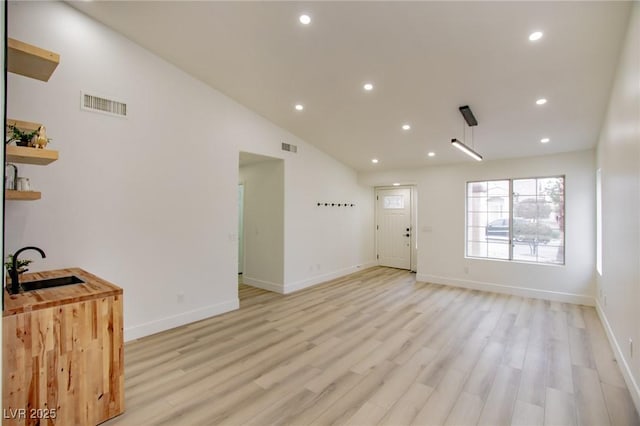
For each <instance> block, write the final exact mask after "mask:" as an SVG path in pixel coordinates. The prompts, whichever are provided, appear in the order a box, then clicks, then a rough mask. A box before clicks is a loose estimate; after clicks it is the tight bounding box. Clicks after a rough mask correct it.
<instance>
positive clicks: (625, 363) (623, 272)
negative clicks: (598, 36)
mask: <svg viewBox="0 0 640 426" xmlns="http://www.w3.org/2000/svg"><path fill="white" fill-rule="evenodd" d="M597 163H598V167H600V168H601V170H602V172H601V173H602V239H603V245H602V276H601V277H599V278H598V280H597V281H598V290H599V291H598V296H599V297H598V308H599V313H600V315H601V318H602V320H603V323H604V324H605V328H606V329H607V331H608V333H609V338H610V340H611V341H612V343H613V347H614V352H615V353H616V358H617V360H618V364H619V365H620V367H621V369H622V371H623V373H624V375H625V379H626V381H627V385H628V386H629V389H630V390H631V394H632V396H633V397H634V402H635V405H636V408H637V409H638V411H639V412H640V388H639V385H640V269H639V268H640V5H639V4H638V2H634V6H633V12H632V16H631V21H630V25H629V29H628V33H627V38H626V43H625V47H624V50H623V53H622V55H621V58H620V63H619V65H618V71H617V74H616V78H615V82H614V86H613V89H612V92H611V99H610V101H609V108H608V113H607V118H606V120H605V123H604V125H603V127H602V131H601V134H600V141H599V144H598V158H597ZM605 297H606V303H605ZM629 339H633V342H634V352H635V353H634V355H633V357H632V356H631V353H630V348H629Z"/></svg>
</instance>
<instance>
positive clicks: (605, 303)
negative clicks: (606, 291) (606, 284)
mask: <svg viewBox="0 0 640 426" xmlns="http://www.w3.org/2000/svg"><path fill="white" fill-rule="evenodd" d="M604 306H607V296H606V295H605V296H604Z"/></svg>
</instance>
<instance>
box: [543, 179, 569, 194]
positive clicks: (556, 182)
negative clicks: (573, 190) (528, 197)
mask: <svg viewBox="0 0 640 426" xmlns="http://www.w3.org/2000/svg"><path fill="white" fill-rule="evenodd" d="M538 189H539V191H538V192H539V193H546V194H555V195H563V194H564V178H563V177H551V178H541V179H538Z"/></svg>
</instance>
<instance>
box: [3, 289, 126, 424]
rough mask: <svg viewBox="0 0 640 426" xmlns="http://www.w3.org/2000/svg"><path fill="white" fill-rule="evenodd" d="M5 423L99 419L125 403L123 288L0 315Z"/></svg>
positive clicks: (118, 410)
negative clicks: (112, 293)
mask: <svg viewBox="0 0 640 426" xmlns="http://www.w3.org/2000/svg"><path fill="white" fill-rule="evenodd" d="M2 327H3V329H2V332H3V338H4V342H3V349H2V350H3V357H2V363H3V366H2V367H3V380H2V381H3V392H2V396H3V408H4V410H3V413H4V415H3V421H2V424H3V425H49V424H51V425H54V424H55V425H97V424H99V423H102V422H104V421H105V420H108V419H110V418H112V417H115V416H117V415H118V414H121V413H122V412H123V411H124V360H123V343H122V342H123V336H122V332H123V326H122V295H115V296H108V297H102V298H96V299H92V300H86V301H82V302H77V303H69V304H65V305H61V306H54V307H50V308H45V309H40V310H35V311H30V312H23V313H19V314H16V315H10V316H5V317H4V318H3V324H2Z"/></svg>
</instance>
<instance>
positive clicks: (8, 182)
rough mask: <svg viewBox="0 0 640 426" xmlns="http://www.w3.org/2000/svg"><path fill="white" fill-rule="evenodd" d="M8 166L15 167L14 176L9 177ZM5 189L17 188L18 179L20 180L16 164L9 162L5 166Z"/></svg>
mask: <svg viewBox="0 0 640 426" xmlns="http://www.w3.org/2000/svg"><path fill="white" fill-rule="evenodd" d="M7 167H13V178H12V179H9V175H8V174H7ZM4 173H5V177H4V179H5V180H4V189H16V185H17V181H18V167H17V166H16V165H15V164H11V163H7V165H6V166H5V168H4Z"/></svg>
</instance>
